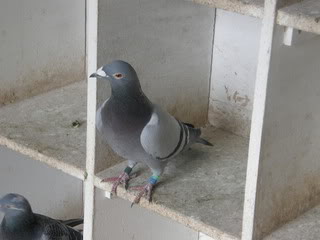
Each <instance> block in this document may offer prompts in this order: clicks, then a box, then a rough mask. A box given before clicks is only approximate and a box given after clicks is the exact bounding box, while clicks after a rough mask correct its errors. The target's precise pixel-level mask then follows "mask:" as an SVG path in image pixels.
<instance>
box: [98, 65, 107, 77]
mask: <svg viewBox="0 0 320 240" xmlns="http://www.w3.org/2000/svg"><path fill="white" fill-rule="evenodd" d="M96 74H97V75H99V76H101V77H107V74H106V73H105V71H103V70H102V67H101V68H99V69H98V70H97V72H96Z"/></svg>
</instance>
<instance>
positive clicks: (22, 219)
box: [1, 211, 34, 232]
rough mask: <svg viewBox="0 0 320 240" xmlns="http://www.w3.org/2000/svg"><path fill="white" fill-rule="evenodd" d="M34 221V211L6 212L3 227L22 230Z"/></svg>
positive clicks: (11, 230)
mask: <svg viewBox="0 0 320 240" xmlns="http://www.w3.org/2000/svg"><path fill="white" fill-rule="evenodd" d="M33 222H34V214H33V213H32V211H26V212H20V213H17V214H10V213H9V214H6V215H5V216H4V218H3V221H2V224H1V225H2V227H4V228H5V229H6V230H7V231H10V232H13V231H21V230H22V229H24V228H26V227H27V226H29V225H30V224H32V223H33Z"/></svg>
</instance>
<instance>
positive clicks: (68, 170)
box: [0, 0, 320, 240]
mask: <svg viewBox="0 0 320 240" xmlns="http://www.w3.org/2000/svg"><path fill="white" fill-rule="evenodd" d="M14 2H15V1H10V2H9V1H7V2H6V7H5V8H1V10H0V12H2V11H3V12H4V13H3V14H0V18H1V19H2V18H3V21H2V22H5V24H3V25H1V26H0V42H1V45H0V51H1V56H2V57H0V62H1V65H0V69H1V72H0V81H1V83H3V84H2V85H1V92H0V100H1V103H4V106H3V107H1V108H0V143H1V144H2V145H4V146H5V147H2V148H1V150H0V157H1V168H0V178H1V183H0V187H1V189H0V193H1V194H2V193H3V192H8V191H10V189H14V191H20V192H22V193H24V194H25V195H27V196H28V197H29V198H31V199H32V201H33V202H34V203H35V204H37V202H39V208H38V209H39V211H42V212H44V213H46V212H47V213H52V214H53V216H56V217H68V216H69V214H67V213H69V212H70V214H74V215H73V216H79V215H81V214H82V209H81V205H82V204H83V201H82V189H81V187H82V181H84V185H85V191H84V207H85V209H84V214H85V226H84V236H85V240H90V239H95V240H96V239H97V240H99V239H121V240H122V239H123V240H126V239H141V240H144V239H159V240H160V239H169V240H170V239H188V240H189V239H190V240H198V239H200V240H204V239H215V240H216V239H219V240H227V239H233V240H234V239H243V240H260V239H263V238H264V237H266V236H267V237H266V238H265V239H269V240H271V239H279V240H280V239H282V240H283V239H306V240H309V239H310V240H314V239H318V236H319V234H320V232H319V227H317V224H318V219H319V217H320V213H319V207H316V206H317V205H318V204H319V202H320V184H319V182H320V181H319V180H320V179H319V178H320V162H319V156H320V150H318V149H319V147H318V144H319V142H320V139H319V136H320V128H319V127H317V125H318V123H319V120H320V108H319V107H318V102H319V100H320V82H319V78H320V38H319V36H318V34H320V2H318V1H317V0H303V1H298V0H278V1H276V0H268V1H266V2H265V3H264V1H263V0H195V2H192V1H186V0H173V1H166V0H151V1H150V0H148V1H147V0H130V1H129V0H100V1H97V0H92V1H87V2H86V3H85V2H78V1H67V2H61V3H57V2H55V3H49V2H47V1H45V2H43V1H41V2H39V1H32V3H31V4H28V5H22V6H21V4H20V5H18V4H15V3H14ZM277 2H278V6H276V3H277ZM198 3H201V4H198ZM12 12H14V13H17V14H16V15H14V14H11V13H12ZM4 56H5V57H4ZM85 59H86V61H85ZM114 59H122V60H126V61H128V62H130V63H131V64H132V65H133V66H134V67H135V68H136V70H137V72H138V75H139V77H140V80H141V84H142V88H143V90H144V91H145V93H146V94H147V95H148V96H149V97H150V99H151V100H152V101H154V102H157V103H158V104H160V105H161V106H162V107H164V108H165V109H167V110H168V111H169V112H170V113H172V114H173V115H174V116H176V117H177V118H180V119H181V120H184V121H187V122H190V123H193V124H195V125H197V126H199V127H203V134H204V136H205V137H206V139H208V140H210V141H211V142H212V143H213V144H214V147H212V148H208V147H205V146H199V145H195V146H194V147H192V150H190V151H188V152H186V153H184V154H182V155H181V156H179V157H177V158H176V159H175V160H174V161H172V162H171V163H170V164H169V166H168V168H167V169H166V171H165V173H164V175H163V176H162V178H161V183H160V184H159V185H158V186H157V188H156V189H155V191H154V194H153V202H152V203H148V202H147V201H145V200H142V201H141V204H140V205H141V207H142V208H140V207H139V206H134V207H133V208H130V207H129V206H130V202H129V201H131V200H132V199H133V198H134V196H135V192H133V191H128V192H126V191H125V190H124V189H123V188H120V189H119V190H118V195H119V198H122V199H124V200H122V199H111V200H110V199H108V198H106V197H105V196H106V195H108V192H109V191H110V188H111V185H110V184H107V183H101V179H102V178H104V177H106V176H113V175H118V174H119V173H120V172H121V171H123V169H124V166H125V162H123V159H120V158H119V157H117V156H116V155H115V154H113V153H112V151H111V150H109V149H107V148H106V147H105V146H104V145H103V144H102V143H101V139H99V136H98V135H97V134H96V130H95V110H96V108H97V106H99V105H100V104H101V102H102V101H103V100H104V99H106V98H107V97H108V95H109V90H110V89H109V86H108V85H107V83H103V82H98V83H96V81H95V80H94V79H88V84H86V83H85V82H84V81H82V80H83V79H85V78H86V77H85V72H86V75H87V76H88V75H89V74H91V73H92V72H94V71H95V70H96V69H97V67H100V66H101V65H104V64H106V63H108V62H110V61H112V60H114ZM85 63H86V64H85ZM70 83H72V84H70ZM97 84H98V85H97ZM50 89H54V90H52V91H49V90H50ZM86 90H88V91H87V93H88V101H87V104H88V105H87V109H86V102H85V101H86V97H85V96H86ZM86 113H87V114H86ZM86 130H87V131H86ZM85 144H87V146H86V145H85ZM8 148H9V149H12V150H13V151H12V150H9V149H8ZM14 151H17V152H21V153H22V154H24V155H21V154H18V153H14ZM25 155H27V156H28V157H24V156H25ZM32 159H35V160H39V161H38V162H36V161H33V160H32ZM45 164H47V165H48V166H49V167H48V166H46V165H45ZM2 166H4V167H2ZM50 167H52V168H50ZM57 169H58V170H57ZM28 170H29V171H28ZM60 170H61V171H62V172H61V171H60ZM10 171H12V174H11V172H10ZM135 171H139V172H141V174H140V176H139V177H138V178H136V179H134V180H132V181H131V182H130V184H132V185H137V184H141V183H144V182H145V181H146V180H147V177H148V176H149V175H150V171H149V170H148V168H147V167H146V166H143V165H141V166H140V165H139V166H137V167H136V169H135ZM28 172H30V174H28ZM30 175H31V176H30ZM17 177H18V179H20V178H21V181H20V180H17ZM7 179H12V180H11V182H12V187H10V186H9V187H8V184H4V181H7ZM25 179H27V180H25ZM43 179H45V180H43ZM53 184H54V185H53ZM48 186H49V189H48ZM52 186H54V188H52ZM51 188H52V189H54V192H55V193H56V194H55V197H52V196H50V195H49V193H50V190H51ZM39 189H43V190H41V191H39ZM44 193H45V194H44ZM39 199H41V200H39ZM47 199H50V207H47V206H48V205H46V201H47ZM128 200H129V201H128ZM64 203H65V204H64ZM61 208H62V209H64V210H65V211H61V212H59V211H60V210H61ZM59 209H60V210H59ZM309 209H311V210H310V211H308V212H307V213H305V212H306V211H307V210H309ZM55 213H57V214H56V215H54V214H55ZM60 213H61V214H60ZM292 220H293V221H292ZM282 226H283V227H282Z"/></svg>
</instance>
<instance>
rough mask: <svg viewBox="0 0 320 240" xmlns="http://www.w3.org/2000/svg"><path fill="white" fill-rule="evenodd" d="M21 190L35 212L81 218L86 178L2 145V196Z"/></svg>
mask: <svg viewBox="0 0 320 240" xmlns="http://www.w3.org/2000/svg"><path fill="white" fill-rule="evenodd" d="M11 192H13V193H19V194H22V195H23V196H25V197H26V198H27V199H28V200H29V202H30V204H31V205H32V208H33V211H34V212H37V213H42V214H46V215H48V216H50V217H54V218H61V219H68V218H73V217H80V216H82V214H83V211H82V209H83V207H82V204H83V203H82V181H81V180H79V179H76V178H74V177H71V176H69V175H67V174H65V173H63V172H61V171H59V170H55V169H53V168H51V167H49V166H47V165H45V164H44V163H40V162H38V161H35V160H33V159H30V158H29V157H27V156H24V155H22V154H20V153H17V152H15V151H12V150H10V149H8V148H6V147H3V146H0V196H3V195H4V194H7V193H11Z"/></svg>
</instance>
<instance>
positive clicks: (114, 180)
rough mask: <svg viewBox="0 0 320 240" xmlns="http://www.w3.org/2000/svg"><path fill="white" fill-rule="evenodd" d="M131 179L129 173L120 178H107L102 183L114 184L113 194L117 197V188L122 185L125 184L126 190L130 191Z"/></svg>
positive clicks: (124, 173) (121, 175)
mask: <svg viewBox="0 0 320 240" xmlns="http://www.w3.org/2000/svg"><path fill="white" fill-rule="evenodd" d="M130 179H131V177H130V176H129V175H128V173H126V172H123V173H121V174H120V176H119V177H111V178H105V179H103V180H102V181H101V182H112V183H113V185H112V189H111V193H114V194H115V195H117V188H118V186H119V185H120V184H124V187H125V189H126V190H127V189H128V184H129V180H130Z"/></svg>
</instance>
